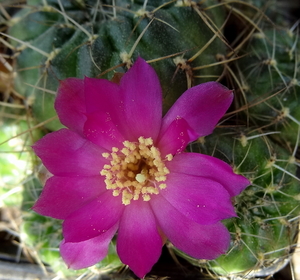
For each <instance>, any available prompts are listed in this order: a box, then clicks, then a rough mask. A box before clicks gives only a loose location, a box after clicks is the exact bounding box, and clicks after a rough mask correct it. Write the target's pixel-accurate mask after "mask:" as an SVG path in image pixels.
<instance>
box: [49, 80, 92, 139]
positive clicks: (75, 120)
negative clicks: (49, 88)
mask: <svg viewBox="0 0 300 280" xmlns="http://www.w3.org/2000/svg"><path fill="white" fill-rule="evenodd" d="M54 107H55V110H56V112H57V114H58V117H59V120H60V122H61V123H62V124H63V125H65V126H66V127H68V128H70V129H71V130H73V131H76V132H77V133H79V134H82V130H83V125H84V122H85V120H86V116H85V113H86V108H85V98H84V91H83V80H81V79H77V78H68V79H66V80H63V81H61V82H60V85H59V88H58V91H57V96H56V99H55V103H54Z"/></svg>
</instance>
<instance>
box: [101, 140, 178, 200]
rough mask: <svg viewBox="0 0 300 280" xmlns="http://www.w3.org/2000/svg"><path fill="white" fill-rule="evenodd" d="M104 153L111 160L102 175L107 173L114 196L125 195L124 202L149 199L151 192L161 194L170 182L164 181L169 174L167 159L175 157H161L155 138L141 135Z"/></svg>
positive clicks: (108, 182)
mask: <svg viewBox="0 0 300 280" xmlns="http://www.w3.org/2000/svg"><path fill="white" fill-rule="evenodd" d="M102 156H103V157H104V158H106V159H108V160H109V163H110V164H105V165H104V166H103V169H102V170H101V172H100V174H101V175H102V176H105V180H104V182H105V184H106V188H107V189H108V190H112V195H113V196H119V195H121V196H122V203H123V204H124V205H128V204H130V202H131V200H139V199H143V201H149V200H150V199H151V196H152V195H157V194H159V191H160V190H162V189H165V188H166V187H167V185H166V184H165V183H160V182H164V181H166V179H167V176H166V175H167V174H169V173H170V172H169V170H168V168H167V167H166V166H165V163H164V162H165V161H166V160H167V161H171V160H172V159H173V156H172V155H171V154H169V155H166V156H165V158H162V157H161V153H160V151H159V149H158V148H157V147H155V146H154V145H153V140H152V138H144V137H139V138H138V141H137V142H130V141H124V142H123V147H122V148H120V149H119V148H117V147H113V148H112V150H111V153H103V154H102Z"/></svg>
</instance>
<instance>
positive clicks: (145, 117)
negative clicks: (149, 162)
mask: <svg viewBox="0 0 300 280" xmlns="http://www.w3.org/2000/svg"><path fill="white" fill-rule="evenodd" d="M120 89H121V92H122V97H123V101H124V109H125V114H124V117H123V121H124V122H125V123H126V128H125V129H124V131H122V132H123V135H124V136H125V138H126V139H127V140H129V141H136V140H137V139H138V138H139V137H140V136H144V137H145V138H147V137H152V138H153V140H154V141H155V139H156V137H157V136H158V133H159V129H160V126H161V117H162V92H161V87H160V82H159V79H158V77H157V75H156V73H155V71H154V69H153V68H152V67H151V66H150V65H148V64H147V63H146V62H145V61H144V60H143V59H141V58H138V59H137V61H136V62H135V63H134V64H133V66H132V67H131V68H130V70H129V71H128V72H127V73H126V74H125V75H124V76H123V77H122V79H121V81H120Z"/></svg>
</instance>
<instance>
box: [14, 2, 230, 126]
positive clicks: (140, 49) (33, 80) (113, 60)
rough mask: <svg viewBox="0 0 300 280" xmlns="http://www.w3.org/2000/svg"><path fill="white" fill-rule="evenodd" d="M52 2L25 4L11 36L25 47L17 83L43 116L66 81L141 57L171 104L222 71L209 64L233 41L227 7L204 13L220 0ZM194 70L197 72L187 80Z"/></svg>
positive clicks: (39, 116)
mask: <svg viewBox="0 0 300 280" xmlns="http://www.w3.org/2000/svg"><path fill="white" fill-rule="evenodd" d="M44 2H45V3H46V1H33V2H29V3H28V4H31V5H34V8H24V9H23V10H21V11H20V12H19V13H17V14H16V15H15V17H14V18H13V19H12V20H11V22H10V23H9V25H10V26H11V27H10V29H9V36H11V38H18V41H17V40H13V39H12V44H14V46H15V47H16V49H20V50H21V51H20V55H18V57H17V60H16V65H15V67H16V71H17V73H18V75H17V79H16V83H15V86H16V90H17V91H18V92H19V93H20V94H22V95H24V96H25V97H26V98H27V100H28V103H29V104H30V105H31V106H32V110H33V115H34V117H35V118H36V119H37V121H38V122H43V121H46V120H49V119H51V118H53V116H55V115H56V114H55V112H54V109H53V101H54V98H55V95H54V93H55V91H56V89H57V87H58V83H59V80H62V79H65V78H68V77H78V78H83V77H84V76H88V77H99V76H101V78H106V79H111V78H112V77H113V75H114V71H108V72H106V71H107V70H109V69H111V68H113V69H114V70H116V71H118V72H124V70H125V69H126V67H129V66H130V64H131V63H132V61H133V60H135V59H136V58H137V57H138V56H141V57H143V58H144V59H146V60H148V61H152V62H153V63H152V65H153V67H154V68H155V70H156V72H157V73H158V75H159V77H160V80H161V85H162V88H163V92H164V110H165V111H166V110H167V109H168V108H169V107H170V106H171V105H172V104H173V103H174V102H175V100H176V99H177V98H178V97H179V96H180V95H181V94H182V93H183V92H184V91H185V90H186V89H187V86H188V85H189V86H190V85H191V84H199V83H201V82H205V81H208V80H214V79H216V77H218V76H219V75H220V74H221V71H222V68H221V67H220V66H214V67H207V66H206V65H210V64H213V63H216V62H218V61H217V55H218V54H223V53H224V52H225V47H226V46H225V44H224V43H223V42H222V40H221V39H220V38H221V37H222V35H221V31H217V30H218V29H219V28H221V25H222V24H223V23H224V20H225V13H224V8H222V7H216V8H212V9H208V10H207V12H206V14H207V15H208V16H209V19H210V20H209V23H207V21H208V20H207V19H206V18H204V19H203V18H202V17H204V15H202V12H201V9H203V8H207V7H209V4H210V2H214V1H206V3H205V4H203V5H201V6H200V5H199V6H198V5H194V4H193V5H191V4H189V2H181V1H175V2H170V3H167V2H165V1H155V0H152V1H148V3H147V6H146V7H143V1H134V2H133V1H116V6H115V7H112V6H111V2H108V3H104V4H106V5H107V6H106V5H103V6H102V7H100V6H98V4H99V3H98V1H90V2H89V1H87V2H83V3H85V4H84V5H83V6H81V7H79V6H78V3H77V2H78V1H77V2H74V5H73V4H71V3H73V2H70V1H54V0H52V1H47V5H45V4H44V5H43V3H44ZM59 2H60V3H61V5H62V7H63V8H62V7H60V5H59V4H58V3H59ZM76 3H77V6H76ZM100 8H101V9H100ZM95 11H96V12H95ZM25 26H26V27H25ZM211 29H212V30H214V31H212V30H211ZM219 37H220V38H219ZM210 40H211V42H210V43H209V44H207V42H209V41H210ZM22 42H23V43H22ZM206 44H207V45H206ZM199 51H200V53H198V52H199ZM118 65H119V66H120V67H118ZM197 67H201V69H199V70H197ZM180 68H181V69H180ZM191 69H194V72H193V77H192V76H190V77H188V79H187V76H188V75H189V72H190V71H192V70H191ZM43 89H44V90H43ZM51 92H52V93H51ZM46 127H47V128H49V129H51V130H56V129H58V128H60V127H61V125H60V124H59V122H58V121H57V120H56V121H52V122H49V123H47V124H46Z"/></svg>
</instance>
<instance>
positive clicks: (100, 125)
mask: <svg viewBox="0 0 300 280" xmlns="http://www.w3.org/2000/svg"><path fill="white" fill-rule="evenodd" d="M84 135H85V137H86V138H87V139H88V140H90V141H91V142H93V143H94V144H96V145H98V146H100V147H104V148H106V149H107V150H111V148H112V147H118V148H121V147H123V144H122V143H123V141H125V139H124V137H123V136H122V135H121V133H120V132H119V130H118V128H117V126H116V125H115V124H114V123H113V121H112V118H111V116H110V114H109V113H104V112H96V113H93V114H89V115H88V119H87V121H86V122H85V125H84Z"/></svg>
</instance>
